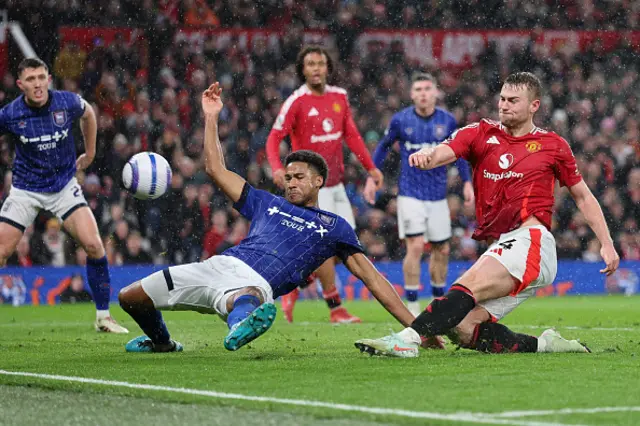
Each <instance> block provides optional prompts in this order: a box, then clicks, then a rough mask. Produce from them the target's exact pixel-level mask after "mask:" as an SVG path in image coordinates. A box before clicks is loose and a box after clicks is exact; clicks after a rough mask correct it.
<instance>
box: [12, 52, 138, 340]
mask: <svg viewBox="0 0 640 426" xmlns="http://www.w3.org/2000/svg"><path fill="white" fill-rule="evenodd" d="M18 78H19V79H18V81H17V83H18V87H19V88H20V90H21V91H22V93H23V95H22V96H20V97H18V98H17V99H16V100H14V101H13V102H11V103H10V104H8V105H7V106H5V107H4V108H3V109H2V110H0V133H11V134H13V135H14V136H15V138H16V140H17V141H16V156H15V160H14V162H13V182H12V187H11V191H10V192H9V196H8V197H7V199H6V200H5V201H4V204H3V205H2V210H1V211H0V267H2V266H5V265H6V263H7V259H8V258H9V256H11V254H12V253H13V252H14V250H15V249H16V246H17V245H18V242H19V241H20V239H21V238H22V234H23V233H24V231H25V229H26V228H27V227H28V226H30V225H31V224H32V223H33V221H34V220H35V218H36V216H37V215H38V212H39V211H40V210H47V211H50V212H51V213H53V214H55V215H56V216H57V217H58V218H60V220H61V221H62V222H63V224H64V228H65V229H66V231H67V232H68V233H69V234H71V236H72V237H73V238H74V239H75V240H76V241H77V242H78V243H79V244H80V245H81V246H82V247H83V248H84V250H85V251H86V253H87V278H88V281H89V286H90V287H91V291H92V292H93V299H94V301H95V304H96V309H97V313H96V322H95V328H96V330H97V331H105V332H110V333H128V331H127V329H126V328H124V327H122V326H120V325H118V323H116V321H115V320H114V319H113V317H111V314H110V313H109V297H110V291H111V280H110V276H109V265H108V263H107V258H106V256H105V250H104V246H103V245H102V240H101V238H100V234H99V233H98V226H97V225H96V221H95V218H94V217H93V213H92V212H91V210H90V209H89V207H88V206H87V202H86V200H85V198H84V195H83V194H82V189H81V188H80V185H79V184H78V181H77V180H76V178H75V173H76V170H84V169H86V168H87V167H88V166H89V165H90V164H91V162H92V161H93V159H94V157H95V155H96V134H97V124H96V116H95V114H94V112H93V108H92V107H91V105H89V104H87V103H86V102H85V101H84V99H82V97H80V96H79V95H77V94H74V93H71V92H66V91H56V90H49V83H50V82H51V76H50V75H49V69H48V67H47V65H46V64H45V63H44V62H42V61H41V60H40V59H37V58H27V59H25V60H23V61H22V62H21V63H20V64H19V66H18ZM76 119H80V128H81V130H82V134H83V136H84V144H85V153H84V154H82V155H81V156H80V157H78V158H77V159H76V147H75V143H74V140H73V135H72V127H73V122H74V121H75V120H76Z"/></svg>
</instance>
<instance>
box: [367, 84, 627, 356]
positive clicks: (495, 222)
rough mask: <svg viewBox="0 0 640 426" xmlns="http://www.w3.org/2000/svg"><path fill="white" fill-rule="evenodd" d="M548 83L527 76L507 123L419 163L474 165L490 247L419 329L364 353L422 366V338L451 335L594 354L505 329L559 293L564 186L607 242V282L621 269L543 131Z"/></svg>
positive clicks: (453, 141)
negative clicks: (532, 305) (557, 217)
mask: <svg viewBox="0 0 640 426" xmlns="http://www.w3.org/2000/svg"><path fill="white" fill-rule="evenodd" d="M540 95H541V83H540V80H539V79H538V78H537V77H536V76H535V75H533V74H531V73H528V72H519V73H515V74H512V75H510V76H509V77H507V79H506V80H505V82H504V85H503V86H502V90H501V92H500V101H499V104H498V109H499V116H500V121H499V122H495V121H491V120H482V121H480V122H479V123H475V124H472V125H470V126H467V127H464V128H462V129H460V130H458V131H456V132H454V133H453V134H452V135H451V137H450V138H449V139H448V140H447V141H446V142H444V143H442V144H440V145H438V146H437V147H435V148H427V149H423V150H421V151H419V152H417V153H415V154H412V155H411V157H410V159H409V163H410V164H411V165H412V166H413V167H418V168H420V169H431V168H434V167H438V166H442V165H444V164H448V163H451V162H453V161H455V160H456V158H460V157H462V158H465V159H467V160H468V161H469V162H470V163H471V165H472V166H473V187H474V191H475V194H476V217H477V220H478V227H477V229H476V230H475V232H474V235H473V237H474V238H475V239H477V240H485V241H487V242H488V243H489V248H488V249H487V251H486V252H485V253H484V254H483V255H482V256H481V257H480V259H479V260H478V261H477V262H476V263H475V264H474V265H473V266H472V267H471V268H470V269H469V270H468V271H466V272H465V273H464V274H463V275H462V276H461V277H460V278H459V279H458V281H457V282H456V283H455V284H454V285H453V286H451V289H450V290H449V292H448V293H447V294H446V295H445V296H444V297H442V298H437V299H435V300H434V301H433V302H432V303H431V304H430V305H429V306H428V307H427V309H426V310H425V311H424V312H422V313H421V314H420V315H419V316H418V317H417V318H416V320H415V321H414V322H413V324H412V325H411V327H408V328H406V329H404V330H403V331H401V332H400V333H398V334H392V335H390V336H386V337H383V338H381V339H364V340H360V341H358V342H356V346H357V347H358V348H359V349H361V350H365V351H367V352H370V353H378V354H385V355H393V356H400V357H412V356H417V355H418V346H419V345H420V342H421V336H422V337H430V336H437V335H444V334H447V335H449V337H450V338H451V339H452V340H453V341H455V342H457V343H458V344H459V345H460V346H462V347H465V348H469V349H475V350H478V351H482V352H494V353H500V352H589V350H588V349H587V348H586V347H585V346H583V345H582V344H580V342H578V341H577V340H566V339H564V338H562V337H561V336H560V335H559V334H558V332H556V331H555V330H553V329H549V330H546V331H544V332H543V333H542V334H541V335H540V337H534V336H529V335H526V334H520V333H515V332H513V331H511V330H509V329H508V328H507V327H505V326H504V325H502V324H500V323H499V322H498V321H499V320H501V319H502V318H503V317H504V316H505V315H507V314H508V313H509V312H511V311H512V310H513V309H515V308H516V307H517V306H518V305H519V304H521V303H522V302H524V301H525V300H526V299H527V298H529V297H531V296H532V295H533V294H534V293H535V291H536V290H537V289H538V288H540V287H544V286H547V285H549V284H551V283H552V282H553V280H554V278H555V276H556V272H557V266H558V265H557V259H556V245H555V240H554V238H553V235H551V232H549V229H550V228H551V217H552V208H553V202H554V189H555V184H556V181H558V182H559V183H560V185H562V186H566V187H567V188H568V190H569V193H570V194H571V195H572V197H573V198H574V200H575V201H576V204H577V206H578V208H579V209H580V211H581V212H582V213H583V214H584V216H585V218H586V220H587V222H588V223H589V226H590V227H591V229H593V231H594V233H595V234H596V236H597V237H598V239H599V240H600V243H601V244H602V249H601V250H600V254H601V255H602V258H603V260H604V262H605V264H606V266H605V268H604V269H602V270H601V272H602V273H605V274H607V275H610V274H612V273H613V272H615V270H616V269H617V268H618V265H619V263H620V258H619V256H618V254H617V253H616V250H615V248H614V246H613V240H612V239H611V235H610V233H609V229H608V228H607V224H606V222H605V219H604V216H603V214H602V210H601V208H600V205H599V204H598V201H597V200H596V198H595V197H594V196H593V194H592V193H591V191H590V190H589V188H588V187H587V185H586V183H585V182H584V181H583V180H582V176H581V175H580V172H579V171H578V168H577V166H576V161H575V158H574V157H573V153H572V152H571V148H570V147H569V144H568V143H567V141H565V140H564V139H563V138H561V137H560V136H558V135H557V134H555V133H553V132H550V131H546V130H542V129H540V128H538V127H536V126H535V125H534V124H533V116H534V114H535V113H536V111H537V110H538V108H539V107H540Z"/></svg>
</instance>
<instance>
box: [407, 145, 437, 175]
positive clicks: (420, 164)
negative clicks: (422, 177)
mask: <svg viewBox="0 0 640 426" xmlns="http://www.w3.org/2000/svg"><path fill="white" fill-rule="evenodd" d="M433 151H434V149H433V148H422V149H421V150H420V151H418V152H414V153H413V154H411V155H410V156H409V165H410V166H412V167H417V168H418V169H422V170H428V169H430V168H431V167H430V165H431V162H432V161H433Z"/></svg>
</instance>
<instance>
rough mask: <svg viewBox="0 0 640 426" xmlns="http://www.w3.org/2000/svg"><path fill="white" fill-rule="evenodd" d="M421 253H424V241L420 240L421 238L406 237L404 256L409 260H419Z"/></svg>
mask: <svg viewBox="0 0 640 426" xmlns="http://www.w3.org/2000/svg"><path fill="white" fill-rule="evenodd" d="M422 253H424V243H423V242H422V238H421V237H420V238H417V239H407V255H406V257H407V258H408V259H410V260H416V259H417V260H420V258H421V257H422Z"/></svg>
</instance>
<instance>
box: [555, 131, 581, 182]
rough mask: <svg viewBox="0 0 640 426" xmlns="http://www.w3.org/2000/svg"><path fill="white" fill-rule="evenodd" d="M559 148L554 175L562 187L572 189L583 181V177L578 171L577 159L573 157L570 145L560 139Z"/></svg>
mask: <svg viewBox="0 0 640 426" xmlns="http://www.w3.org/2000/svg"><path fill="white" fill-rule="evenodd" d="M558 138H559V139H560V141H559V143H558V148H557V150H556V162H555V167H554V173H555V176H556V178H557V179H558V181H559V182H560V185H562V186H566V187H571V186H573V185H575V184H577V183H580V181H581V180H582V175H581V174H580V171H579V170H578V165H577V164H576V158H575V157H574V156H573V152H572V151H571V147H570V146H569V143H568V142H567V141H566V140H564V139H563V138H560V137H558Z"/></svg>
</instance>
